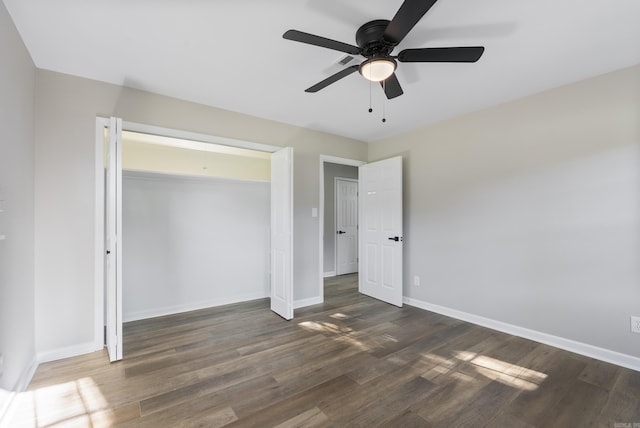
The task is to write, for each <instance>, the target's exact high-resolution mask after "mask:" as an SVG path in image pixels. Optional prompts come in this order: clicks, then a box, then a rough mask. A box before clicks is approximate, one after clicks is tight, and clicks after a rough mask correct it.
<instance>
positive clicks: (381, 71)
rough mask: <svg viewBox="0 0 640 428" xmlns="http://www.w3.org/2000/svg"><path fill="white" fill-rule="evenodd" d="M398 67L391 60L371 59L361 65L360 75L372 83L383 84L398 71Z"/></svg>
mask: <svg viewBox="0 0 640 428" xmlns="http://www.w3.org/2000/svg"><path fill="white" fill-rule="evenodd" d="M396 65H397V64H396V62H395V61H394V60H393V59H391V58H371V59H368V60H366V61H364V62H363V63H362V64H360V74H362V76H363V77H364V78H365V79H367V80H371V81H372V82H381V81H383V80H386V79H387V78H388V77H389V76H391V75H392V74H393V72H394V71H396Z"/></svg>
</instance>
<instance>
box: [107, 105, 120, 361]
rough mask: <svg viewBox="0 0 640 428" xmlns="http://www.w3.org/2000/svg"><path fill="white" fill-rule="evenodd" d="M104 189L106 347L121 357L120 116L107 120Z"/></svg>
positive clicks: (114, 356) (111, 355) (113, 356)
mask: <svg viewBox="0 0 640 428" xmlns="http://www.w3.org/2000/svg"><path fill="white" fill-rule="evenodd" d="M107 132H108V138H107V139H106V142H107V162H106V163H107V165H106V170H107V176H106V192H105V213H106V221H105V223H106V226H105V247H106V248H105V266H106V269H105V271H106V272H105V273H106V275H105V282H106V290H107V292H106V303H107V305H106V306H107V307H106V311H107V316H106V323H107V326H106V327H107V337H106V342H107V351H108V353H109V360H110V361H117V360H121V359H122V237H121V233H120V231H121V230H122V229H121V228H122V206H121V200H122V198H121V195H122V151H121V150H122V119H118V118H115V117H112V118H111V119H110V120H109V129H108V130H107Z"/></svg>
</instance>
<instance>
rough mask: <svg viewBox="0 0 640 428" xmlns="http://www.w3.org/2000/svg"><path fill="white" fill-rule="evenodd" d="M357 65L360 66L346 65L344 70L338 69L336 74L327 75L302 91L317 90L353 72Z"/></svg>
mask: <svg viewBox="0 0 640 428" xmlns="http://www.w3.org/2000/svg"><path fill="white" fill-rule="evenodd" d="M359 67H360V66H359V65H352V66H351V67H347V68H345V69H344V70H340V71H338V72H337V73H336V74H334V75H332V76H329V77H327V78H326V79H324V80H323V81H321V82H318V83H316V84H315V85H313V86H311V87H310V88H307V89H305V90H304V91H305V92H318V91H319V90H320V89H324V88H326V87H327V86H329V85H330V84H332V83H335V82H337V81H338V80H340V79H342V78H343V77H347V76H348V75H350V74H351V73H353V72H355V71H356V70H358V68H359Z"/></svg>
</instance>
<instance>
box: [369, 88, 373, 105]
mask: <svg viewBox="0 0 640 428" xmlns="http://www.w3.org/2000/svg"><path fill="white" fill-rule="evenodd" d="M371 85H373V82H372V81H371V80H369V113H371V112H372V111H373V109H372V108H371Z"/></svg>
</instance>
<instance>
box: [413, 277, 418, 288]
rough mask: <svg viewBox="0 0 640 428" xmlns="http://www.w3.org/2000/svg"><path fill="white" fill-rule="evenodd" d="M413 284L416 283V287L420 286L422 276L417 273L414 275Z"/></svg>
mask: <svg viewBox="0 0 640 428" xmlns="http://www.w3.org/2000/svg"><path fill="white" fill-rule="evenodd" d="M413 285H415V286H416V287H419V286H420V277H419V276H418V275H415V276H414V277H413Z"/></svg>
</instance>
